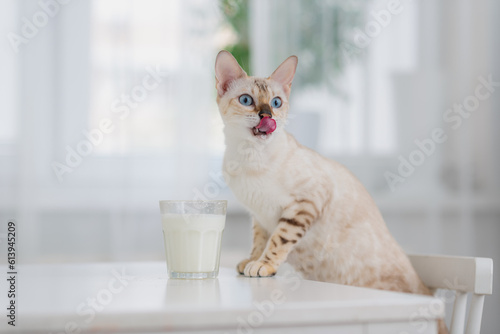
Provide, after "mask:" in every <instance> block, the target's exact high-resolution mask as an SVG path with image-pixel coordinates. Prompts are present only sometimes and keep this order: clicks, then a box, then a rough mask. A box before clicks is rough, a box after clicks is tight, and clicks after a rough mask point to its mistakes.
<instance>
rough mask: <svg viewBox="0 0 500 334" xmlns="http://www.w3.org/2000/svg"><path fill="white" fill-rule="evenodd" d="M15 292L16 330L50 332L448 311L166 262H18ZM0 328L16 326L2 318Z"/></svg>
mask: <svg viewBox="0 0 500 334" xmlns="http://www.w3.org/2000/svg"><path fill="white" fill-rule="evenodd" d="M0 268H2V269H3V270H4V272H7V270H6V267H5V266H3V267H0ZM17 293H18V295H17V301H16V306H17V320H16V322H17V323H16V324H17V326H16V329H18V330H23V331H30V332H44V333H47V332H50V331H52V332H54V333H55V332H57V333H59V332H60V331H63V332H64V331H66V332H69V333H71V332H78V331H80V330H81V331H83V332H86V331H121V330H127V331H130V330H135V331H139V332H150V331H171V330H172V331H173V330H189V329H193V330H196V329H225V328H236V327H237V326H244V325H245V323H247V324H248V323H251V322H256V321H258V322H261V325H262V326H264V325H265V326H278V325H282V324H284V323H286V324H287V325H288V326H296V325H310V324H325V325H332V324H350V323H369V322H388V321H390V322H408V321H411V319H412V317H413V318H414V317H415V315H416V314H418V313H419V312H422V309H429V307H431V306H432V308H433V309H434V310H436V309H439V306H441V307H440V308H441V310H443V309H444V307H442V302H441V301H440V300H439V299H436V298H432V297H427V296H417V295H410V294H403V293H395V292H388V291H379V290H373V289H366V288H357V287H352V286H344V285H338V284H332V283H322V282H315V281H308V280H303V279H301V278H300V277H299V276H298V275H297V274H295V273H293V271H288V272H285V273H281V274H280V275H278V276H275V277H272V278H247V277H242V276H239V275H237V273H236V271H235V269H231V268H221V270H220V273H219V277H218V278H217V279H207V280H171V279H167V275H166V266H165V263H164V262H140V263H128V262H124V263H90V264H59V265H18V274H17ZM1 294H2V298H6V296H5V295H6V294H5V293H4V291H2V293H1ZM2 302H3V303H2V305H6V304H5V303H6V301H5V300H2ZM436 305H437V306H438V307H436ZM3 313H5V312H3ZM426 315H427V316H428V317H431V318H432V319H436V318H439V317H443V311H439V312H431V313H429V312H427V313H426ZM4 317H5V316H4V315H2V318H4ZM0 332H2V333H4V332H5V333H6V332H9V333H12V332H13V331H12V327H11V326H7V325H6V321H4V320H2V323H1V325H0Z"/></svg>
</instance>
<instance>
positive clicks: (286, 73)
mask: <svg viewBox="0 0 500 334" xmlns="http://www.w3.org/2000/svg"><path fill="white" fill-rule="evenodd" d="M298 62H299V60H298V58H297V57H296V56H290V57H288V58H287V59H286V60H285V61H284V62H282V63H281V65H280V66H278V68H277V69H276V71H274V72H273V74H271V76H270V77H269V78H270V79H273V80H274V81H277V82H279V83H280V84H281V85H282V86H283V90H284V91H285V94H286V95H290V90H291V88H292V80H293V76H294V75H295V70H296V69H297V63H298Z"/></svg>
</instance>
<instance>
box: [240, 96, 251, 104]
mask: <svg viewBox="0 0 500 334" xmlns="http://www.w3.org/2000/svg"><path fill="white" fill-rule="evenodd" d="M240 103H241V104H242V105H244V106H249V105H251V104H252V103H253V99H252V97H251V96H250V95H248V94H243V95H241V96H240Z"/></svg>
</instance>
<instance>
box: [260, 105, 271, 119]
mask: <svg viewBox="0 0 500 334" xmlns="http://www.w3.org/2000/svg"><path fill="white" fill-rule="evenodd" d="M266 107H267V106H263V107H262V108H261V109H260V111H259V117H260V118H261V119H262V118H264V117H271V118H272V117H273V114H272V113H271V108H269V107H267V108H266Z"/></svg>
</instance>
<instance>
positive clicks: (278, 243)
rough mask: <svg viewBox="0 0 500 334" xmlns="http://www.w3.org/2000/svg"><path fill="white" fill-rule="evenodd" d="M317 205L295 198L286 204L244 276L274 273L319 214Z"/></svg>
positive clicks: (261, 275)
mask: <svg viewBox="0 0 500 334" xmlns="http://www.w3.org/2000/svg"><path fill="white" fill-rule="evenodd" d="M319 213H320V212H319V210H318V208H317V205H316V204H315V203H314V202H313V201H311V200H306V199H302V200H297V201H295V202H293V203H291V204H290V205H288V206H287V207H286V208H285V209H284V210H283V213H282V216H281V218H280V219H279V222H278V226H277V227H276V229H275V230H274V232H273V234H272V235H271V237H270V238H269V241H268V242H267V245H266V248H265V250H264V252H263V253H262V255H261V256H260V257H259V259H258V260H255V261H251V262H249V263H248V264H247V265H246V267H245V270H244V274H245V276H250V277H263V276H273V275H275V274H276V271H277V270H278V267H279V266H280V265H281V264H282V263H283V262H284V261H285V260H286V258H287V257H288V254H289V253H290V251H291V250H292V248H293V247H294V246H295V244H296V243H297V242H298V241H299V240H300V239H301V238H302V237H304V235H305V234H306V232H307V230H308V229H309V228H310V227H311V225H312V223H313V222H314V221H315V220H316V219H317V217H318V216H319Z"/></svg>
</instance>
